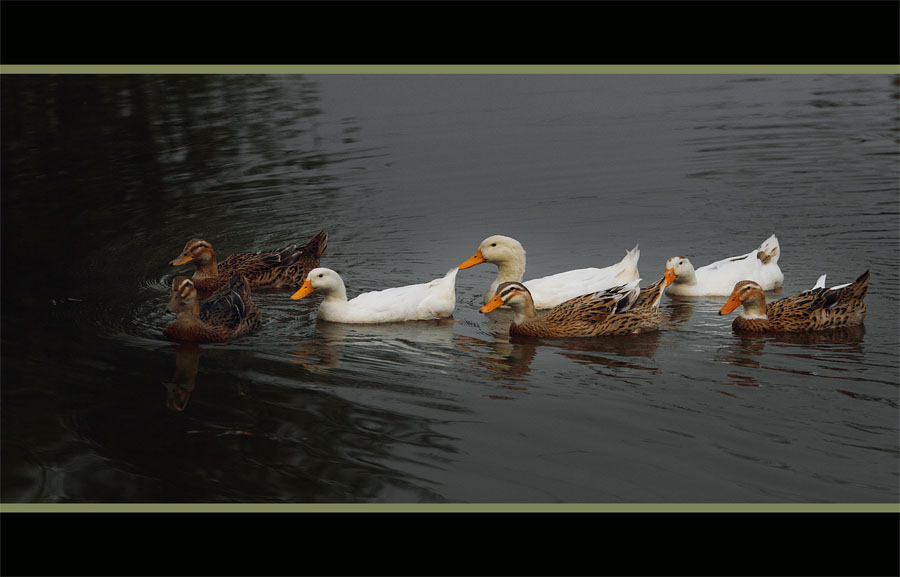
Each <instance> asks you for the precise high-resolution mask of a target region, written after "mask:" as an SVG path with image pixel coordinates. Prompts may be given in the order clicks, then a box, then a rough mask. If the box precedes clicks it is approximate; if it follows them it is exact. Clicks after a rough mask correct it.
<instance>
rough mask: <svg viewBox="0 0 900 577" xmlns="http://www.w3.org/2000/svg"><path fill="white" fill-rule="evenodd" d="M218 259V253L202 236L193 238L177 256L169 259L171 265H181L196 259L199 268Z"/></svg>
mask: <svg viewBox="0 0 900 577" xmlns="http://www.w3.org/2000/svg"><path fill="white" fill-rule="evenodd" d="M215 260H216V253H215V251H213V247H212V245H211V244H210V243H208V242H207V241H205V240H203V239H201V238H192V239H191V240H189V241H187V244H186V245H184V249H183V250H182V251H181V254H179V255H178V256H177V257H175V258H173V259H172V260H171V261H169V265H171V266H180V265H183V264H187V263H189V262H191V261H194V262H195V263H196V264H197V268H201V267H203V266H208V265H209V264H212V263H214V262H215Z"/></svg>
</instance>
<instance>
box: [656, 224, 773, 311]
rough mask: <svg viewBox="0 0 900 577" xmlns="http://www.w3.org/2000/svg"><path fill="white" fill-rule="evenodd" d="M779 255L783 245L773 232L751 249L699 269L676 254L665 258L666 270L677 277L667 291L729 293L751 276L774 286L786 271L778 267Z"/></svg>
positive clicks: (724, 294) (674, 293) (715, 294)
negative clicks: (757, 246)
mask: <svg viewBox="0 0 900 577" xmlns="http://www.w3.org/2000/svg"><path fill="white" fill-rule="evenodd" d="M779 256H781V247H780V246H779V244H778V239H777V238H775V235H774V234H773V235H772V236H770V237H769V238H767V239H766V240H765V242H763V243H762V244H761V245H760V246H759V248H757V249H756V250H754V251H752V252H748V253H747V254H745V255H741V256H733V257H730V258H726V259H722V260H719V261H716V262H714V263H711V264H708V265H706V266H702V267H700V268H698V269H696V270H695V269H694V266H693V265H692V264H691V261H690V260H688V259H687V258H686V257H683V256H673V257H672V258H670V259H669V260H667V261H666V274H674V275H675V280H674V281H673V282H672V284H670V285H669V286H668V287H667V288H666V294H668V295H679V296H728V295H730V294H731V291H732V290H733V289H734V285H735V283H737V282H738V281H742V280H752V281H754V282H756V283H758V284H759V285H760V286H761V287H762V288H763V290H772V289H774V288H776V287H780V286H781V285H782V283H783V282H784V274H783V273H782V272H781V269H780V268H778V257H779Z"/></svg>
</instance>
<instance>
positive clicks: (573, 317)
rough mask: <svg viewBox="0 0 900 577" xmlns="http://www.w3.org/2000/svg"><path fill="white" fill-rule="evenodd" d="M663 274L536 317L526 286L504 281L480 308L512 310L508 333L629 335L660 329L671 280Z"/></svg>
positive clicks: (584, 297) (573, 301)
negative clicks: (647, 283)
mask: <svg viewBox="0 0 900 577" xmlns="http://www.w3.org/2000/svg"><path fill="white" fill-rule="evenodd" d="M672 278H673V277H672V276H670V275H666V276H664V277H663V278H661V279H659V280H658V281H656V282H655V283H653V284H651V285H650V286H648V287H646V288H643V289H642V288H640V287H639V286H638V283H639V282H640V280H641V279H636V280H634V281H631V282H630V283H628V284H624V285H621V286H617V287H614V288H611V289H609V290H607V291H601V292H596V293H591V294H586V295H581V296H578V297H575V298H573V299H569V300H567V301H565V302H563V303H561V304H558V305H556V306H555V307H553V308H552V309H550V311H548V312H547V314H546V315H544V316H542V317H540V318H538V317H537V313H536V311H535V307H534V301H533V299H532V298H531V293H530V292H528V289H527V288H526V287H525V285H523V284H522V283H519V282H505V283H501V284H500V286H498V287H497V293H496V294H495V295H494V297H493V298H492V299H491V300H490V301H489V302H488V303H487V304H486V305H484V306H483V307H481V309H479V310H480V311H481V312H482V313H488V312H490V311H492V310H494V309H496V308H498V307H500V306H501V305H504V304H505V305H508V306H509V307H510V308H512V310H513V314H514V315H515V316H514V319H513V322H512V323H511V324H510V325H509V334H510V336H529V337H547V338H551V337H597V336H604V335H629V334H637V333H643V332H647V331H655V330H658V329H659V324H660V322H661V320H662V319H661V317H660V314H659V301H660V299H661V298H662V294H663V291H664V290H665V287H666V286H668V285H669V284H670V283H671V282H672Z"/></svg>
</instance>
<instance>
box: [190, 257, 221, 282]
mask: <svg viewBox="0 0 900 577" xmlns="http://www.w3.org/2000/svg"><path fill="white" fill-rule="evenodd" d="M194 265H195V266H196V267H197V270H195V271H194V276H193V278H194V279H205V278H218V277H219V267H218V265H217V263H216V255H215V253H212V252H209V253H205V254H201V255H200V256H198V257H197V258H195V259H194Z"/></svg>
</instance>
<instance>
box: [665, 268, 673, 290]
mask: <svg viewBox="0 0 900 577" xmlns="http://www.w3.org/2000/svg"><path fill="white" fill-rule="evenodd" d="M673 282H675V269H674V268H667V269H666V286H669V285H670V284H672V283H673Z"/></svg>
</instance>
